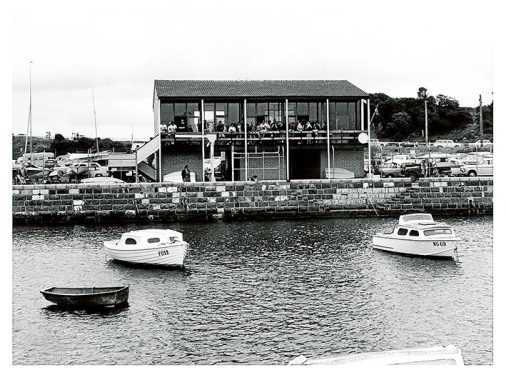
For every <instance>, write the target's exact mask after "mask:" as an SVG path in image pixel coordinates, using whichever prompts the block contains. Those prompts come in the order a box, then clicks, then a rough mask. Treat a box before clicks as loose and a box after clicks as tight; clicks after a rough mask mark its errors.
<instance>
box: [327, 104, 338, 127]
mask: <svg viewBox="0 0 506 375" xmlns="http://www.w3.org/2000/svg"><path fill="white" fill-rule="evenodd" d="M325 116H326V115H325ZM329 117H330V125H329V129H330V130H331V131H332V130H336V129H337V126H336V102H330V103H329Z"/></svg>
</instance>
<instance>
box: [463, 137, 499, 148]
mask: <svg viewBox="0 0 506 375" xmlns="http://www.w3.org/2000/svg"><path fill="white" fill-rule="evenodd" d="M493 145H494V144H493V143H492V142H490V141H489V140H488V139H484V140H483V144H482V143H481V141H476V142H473V143H470V144H469V146H471V147H489V148H490V147H492V146H493Z"/></svg>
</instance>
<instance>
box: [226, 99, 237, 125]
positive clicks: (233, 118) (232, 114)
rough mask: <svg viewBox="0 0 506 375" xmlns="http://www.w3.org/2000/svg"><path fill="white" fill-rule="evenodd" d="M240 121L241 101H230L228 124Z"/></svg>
mask: <svg viewBox="0 0 506 375" xmlns="http://www.w3.org/2000/svg"><path fill="white" fill-rule="evenodd" d="M232 122H239V103H229V104H228V113H227V124H230V123H232Z"/></svg>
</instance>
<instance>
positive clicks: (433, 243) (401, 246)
mask: <svg viewBox="0 0 506 375" xmlns="http://www.w3.org/2000/svg"><path fill="white" fill-rule="evenodd" d="M457 241H458V239H457V238H443V239H430V240H429V239H425V238H424V239H406V238H402V239H399V238H393V237H391V236H389V235H381V234H378V235H375V236H373V238H372V246H373V249H376V250H382V251H387V252H391V253H399V254H403V255H410V256H419V257H427V258H443V259H445V258H446V259H451V258H453V257H454V255H455V251H456V249H457V245H456V242H457Z"/></svg>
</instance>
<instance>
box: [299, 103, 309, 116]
mask: <svg viewBox="0 0 506 375" xmlns="http://www.w3.org/2000/svg"><path fill="white" fill-rule="evenodd" d="M297 116H309V103H306V102H297Z"/></svg>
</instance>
